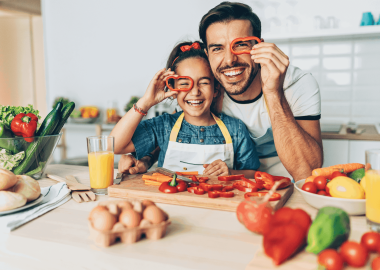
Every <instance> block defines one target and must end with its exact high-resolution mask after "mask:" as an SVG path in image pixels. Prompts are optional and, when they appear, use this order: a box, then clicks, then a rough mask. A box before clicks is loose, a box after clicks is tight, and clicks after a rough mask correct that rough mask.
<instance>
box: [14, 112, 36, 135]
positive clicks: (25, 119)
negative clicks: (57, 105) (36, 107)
mask: <svg viewBox="0 0 380 270" xmlns="http://www.w3.org/2000/svg"><path fill="white" fill-rule="evenodd" d="M37 122H38V117H37V116H35V115H34V114H33V113H28V114H25V113H19V114H18V115H16V116H15V118H13V120H12V122H11V130H12V131H13V133H14V134H15V135H16V136H22V137H33V136H34V135H35V132H36V129H37ZM25 141H27V142H32V141H33V139H32V138H25Z"/></svg>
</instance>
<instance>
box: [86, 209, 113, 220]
mask: <svg viewBox="0 0 380 270" xmlns="http://www.w3.org/2000/svg"><path fill="white" fill-rule="evenodd" d="M102 211H107V212H108V209H107V207H105V206H103V205H98V206H96V207H94V208H93V209H92V210H91V212H90V215H89V216H88V219H89V220H92V219H94V218H96V216H97V215H98V213H99V212H102Z"/></svg>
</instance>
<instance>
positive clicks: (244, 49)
mask: <svg viewBox="0 0 380 270" xmlns="http://www.w3.org/2000/svg"><path fill="white" fill-rule="evenodd" d="M253 41H256V42H257V43H261V39H259V38H258V37H245V38H236V39H234V40H233V41H232V42H231V45H230V50H231V52H232V53H233V54H235V55H239V54H250V53H251V50H252V47H253V46H254V45H255V44H257V43H255V42H253Z"/></svg>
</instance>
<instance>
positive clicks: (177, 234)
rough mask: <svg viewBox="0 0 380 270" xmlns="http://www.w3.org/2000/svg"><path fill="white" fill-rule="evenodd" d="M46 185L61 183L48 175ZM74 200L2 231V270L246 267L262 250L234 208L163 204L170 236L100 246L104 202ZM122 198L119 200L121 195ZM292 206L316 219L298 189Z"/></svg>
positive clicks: (66, 169)
mask: <svg viewBox="0 0 380 270" xmlns="http://www.w3.org/2000/svg"><path fill="white" fill-rule="evenodd" d="M46 173H48V174H55V175H58V176H61V177H65V176H67V175H74V176H76V178H77V179H78V181H79V182H81V183H83V184H87V185H89V173H88V167H83V166H68V165H49V166H48V168H47V170H46ZM38 182H39V184H40V186H41V187H46V186H50V185H53V184H56V183H58V182H57V181H54V180H50V179H47V178H43V179H41V180H39V181H38ZM108 199H113V200H114V199H116V198H109V197H108V196H106V195H100V196H97V201H95V202H86V203H76V202H75V201H74V200H70V201H68V202H67V203H65V204H63V205H62V206H60V207H58V208H56V209H54V210H52V211H50V212H48V213H46V214H44V215H42V216H40V217H39V218H37V219H35V220H33V221H31V222H29V223H27V224H25V225H23V226H22V227H20V228H18V229H16V230H15V231H13V232H11V233H9V234H5V233H4V234H1V233H0V269H28V270H30V269H38V270H41V269H107V270H109V269H152V268H154V269H165V270H169V269H218V270H222V269H245V268H246V267H247V265H248V264H249V263H250V261H251V260H252V259H253V257H254V255H255V253H256V252H257V251H259V250H261V248H262V236H259V235H256V234H254V233H252V232H250V231H248V230H247V229H246V228H245V227H244V226H243V225H242V224H240V223H239V221H238V220H237V218H236V214H235V213H234V212H226V211H219V210H210V209H202V208H194V207H186V206H177V205H168V204H157V205H158V206H159V207H160V208H162V209H163V210H165V211H166V212H167V213H168V214H169V217H170V220H171V221H172V224H171V225H170V226H169V227H168V230H167V233H166V236H165V237H164V238H162V239H160V240H157V241H152V240H148V239H142V240H140V241H138V242H137V243H135V244H131V245H126V244H122V243H118V244H115V245H112V246H111V247H108V248H101V247H98V246H96V245H95V244H94V243H93V242H92V240H91V239H90V238H89V228H88V220H87V217H88V214H89V212H90V211H91V209H92V208H93V207H95V206H96V205H97V204H98V202H99V201H102V200H108ZM116 200H117V199H116ZM286 206H288V207H291V208H301V209H303V210H305V211H307V212H308V213H309V214H310V215H311V217H312V218H314V217H315V215H316V213H317V209H315V208H313V207H311V206H309V205H308V204H306V202H305V201H304V200H303V198H302V196H301V194H300V193H299V192H298V191H296V190H295V191H294V194H293V195H292V196H291V198H290V199H289V201H288V202H287V203H286ZM350 219H351V235H350V239H352V240H355V241H360V237H361V235H362V234H363V233H364V232H365V231H367V228H366V224H365V217H364V216H351V217H350Z"/></svg>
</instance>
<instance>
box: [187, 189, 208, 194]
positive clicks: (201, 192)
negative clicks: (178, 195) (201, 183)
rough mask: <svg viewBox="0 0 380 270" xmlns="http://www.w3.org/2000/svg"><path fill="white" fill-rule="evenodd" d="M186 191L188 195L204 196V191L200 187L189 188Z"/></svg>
mask: <svg viewBox="0 0 380 270" xmlns="http://www.w3.org/2000/svg"><path fill="white" fill-rule="evenodd" d="M187 191H188V192H190V193H194V194H197V195H203V194H205V191H204V190H203V189H201V188H200V187H189V188H187Z"/></svg>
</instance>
